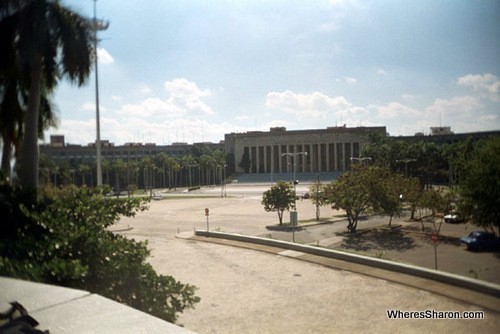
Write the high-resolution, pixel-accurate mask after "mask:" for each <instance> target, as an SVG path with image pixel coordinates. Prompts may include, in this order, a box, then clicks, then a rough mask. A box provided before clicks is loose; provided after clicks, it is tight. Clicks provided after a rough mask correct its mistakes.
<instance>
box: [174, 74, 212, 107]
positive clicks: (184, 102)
mask: <svg viewBox="0 0 500 334" xmlns="http://www.w3.org/2000/svg"><path fill="white" fill-rule="evenodd" d="M165 89H166V90H167V92H168V94H169V96H170V97H169V98H168V100H167V101H168V103H170V104H172V105H174V106H175V107H176V108H178V109H181V110H184V111H186V112H195V113H196V112H201V113H202V114H205V115H213V114H215V113H214V111H213V110H212V108H211V107H209V106H208V105H207V104H206V103H205V102H203V101H202V98H204V97H207V96H210V95H211V94H212V93H211V92H210V90H209V89H204V90H201V89H199V88H198V86H197V85H196V83H194V82H191V81H188V80H187V79H184V78H180V79H174V80H171V81H167V82H165Z"/></svg>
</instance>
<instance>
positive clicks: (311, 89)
mask: <svg viewBox="0 0 500 334" xmlns="http://www.w3.org/2000/svg"><path fill="white" fill-rule="evenodd" d="M63 3H65V4H67V5H68V6H70V7H71V8H73V9H74V10H76V11H78V12H79V13H81V14H84V15H86V16H92V15H93V5H94V2H93V1H92V0H78V1H77V0H72V1H70V0H66V1H63ZM97 16H98V17H99V18H103V19H106V20H109V22H110V26H109V29H108V30H106V31H104V32H101V33H100V35H99V36H100V38H101V42H100V45H99V53H98V54H99V81H100V82H99V93H100V110H101V138H102V139H107V140H110V141H111V142H114V143H115V144H117V145H119V144H124V143H126V142H155V143H157V144H170V143H172V142H188V143H192V142H201V141H212V142H218V141H220V140H222V139H224V134H225V133H229V132H244V131H255V130H261V131H268V130H269V128H270V127H273V126H285V127H286V128H287V129H289V130H295V129H315V128H326V127H328V126H336V125H338V126H340V125H343V124H346V125H347V126H375V125H376V126H378V125H385V126H386V127H387V130H388V132H389V133H390V134H391V135H413V134H414V133H415V132H424V133H425V134H428V133H429V128H430V127H431V126H439V125H442V126H451V128H452V131H454V132H456V133H459V132H471V131H486V130H499V129H500V79H499V78H500V44H499V43H500V24H498V22H500V2H499V1H496V0H484V1H473V0H470V1H465V0H463V1H462V0H456V1H452V0H446V1H445V0H431V1H427V0H420V1H396V0H395V1H388V0H382V1H355V0H317V1H316V0H307V1H306V0H303V1H293V0H289V1H285V0H283V1H278V0H274V1H273V0H259V1H258V0H254V1H250V0H248V1H244V0H241V1H237V0H232V1H223V0H219V1H215V0H214V1H208V0H206V1H196V0H192V1H189V0H182V1H181V0H176V1H174V0H170V1H167V0H148V1H137V0H134V1H132V0H131V1H117V0H99V1H98V2H97ZM94 80H95V79H94V73H92V76H91V77H90V78H89V81H88V83H87V85H86V86H85V87H83V88H77V87H76V86H75V85H71V84H69V83H67V82H62V83H61V84H60V86H59V88H58V90H57V92H56V94H55V96H54V101H55V103H56V107H57V110H58V114H59V118H60V123H59V127H58V128H57V129H51V130H50V131H49V132H48V134H64V135H65V136H66V142H69V143H74V144H87V143H89V142H92V141H94V140H95V96H94V87H95V86H94ZM47 137H48V136H47Z"/></svg>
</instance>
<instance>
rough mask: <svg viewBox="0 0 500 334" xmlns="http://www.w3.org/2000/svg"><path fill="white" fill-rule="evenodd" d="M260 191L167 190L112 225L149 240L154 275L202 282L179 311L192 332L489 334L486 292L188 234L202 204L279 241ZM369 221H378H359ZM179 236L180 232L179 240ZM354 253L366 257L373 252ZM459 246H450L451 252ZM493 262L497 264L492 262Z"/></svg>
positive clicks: (216, 219) (499, 319)
mask: <svg viewBox="0 0 500 334" xmlns="http://www.w3.org/2000/svg"><path fill="white" fill-rule="evenodd" d="M267 188H268V185H264V186H258V185H237V184H236V185H228V186H227V188H226V195H227V196H226V197H220V195H221V189H220V188H207V189H203V190H200V191H197V192H196V193H189V194H187V193H176V194H174V193H169V194H164V195H165V197H164V199H162V200H160V201H153V202H151V203H150V209H149V210H148V211H145V212H142V213H140V214H138V215H137V217H135V218H126V219H122V220H121V221H120V222H119V223H118V224H117V225H116V226H114V227H113V229H115V230H117V231H121V232H118V233H121V234H124V235H127V236H128V237H131V238H135V239H137V240H145V239H147V240H149V246H150V248H151V250H152V257H151V260H150V261H151V264H152V265H153V266H154V268H155V269H156V270H157V271H158V272H159V273H161V274H165V275H172V276H173V277H175V278H176V279H178V280H180V281H182V282H185V283H190V284H194V285H196V286H198V287H199V290H198V295H199V296H200V297H201V298H202V301H201V302H200V303H199V304H198V305H197V306H196V308H195V309H194V310H187V311H186V312H185V313H184V314H182V315H181V317H180V321H179V323H180V324H183V325H184V326H185V327H186V328H187V329H190V330H193V331H195V332H198V333H235V332H240V333H257V332H259V333H333V332H340V331H344V332H348V333H358V332H366V331H370V332H373V333H387V332H405V333H424V332H427V333H429V332H430V333H437V332H443V331H450V330H451V331H453V332H456V333H467V332H472V331H476V332H478V333H479V332H480V333H494V332H496V328H497V327H498V326H499V325H500V316H499V313H498V312H499V310H500V301H498V299H493V301H494V303H495V301H497V302H499V303H497V304H496V305H494V307H493V308H483V307H479V306H476V304H475V303H474V300H471V301H470V303H467V302H463V301H458V300H455V299H453V298H447V297H444V296H442V295H440V294H436V293H431V292H429V291H427V290H426V289H425V288H424V287H423V288H422V289H418V288H415V287H409V286H406V285H404V284H398V283H395V282H394V281H392V280H389V279H380V278H373V277H369V276H367V275H363V274H361V273H355V272H351V271H348V270H335V269H331V268H328V267H326V266H323V265H319V264H315V263H309V262H304V261H299V260H297V259H295V258H294V254H293V252H290V251H285V252H283V253H281V254H270V253H264V252H257V251H254V250H248V249H243V248H237V247H231V246H226V245H219V244H215V243H207V242H200V241H198V240H196V239H193V238H189V235H192V231H193V229H194V228H196V229H206V228H207V221H206V217H205V215H204V209H205V208H209V209H210V216H209V224H210V229H214V230H215V229H218V230H221V231H226V232H232V233H240V234H247V235H257V236H269V237H273V238H278V236H279V235H278V234H275V233H274V232H273V233H271V232H270V231H268V230H267V229H266V225H272V224H276V223H277V215H276V213H267V212H265V211H264V210H263V207H262V205H261V204H260V200H261V198H262V191H263V190H265V189H267ZM305 191H307V186H304V185H302V186H300V187H299V189H298V192H299V193H301V192H305ZM222 194H224V192H222ZM297 204H298V205H297V207H298V211H299V220H308V219H313V218H314V217H315V207H314V206H313V205H311V203H310V202H309V201H299V202H298V203H297ZM321 211H322V217H331V218H332V219H335V218H337V219H338V217H333V215H338V214H339V213H338V212H334V211H332V210H331V209H328V208H321ZM336 224H337V223H334V224H329V225H330V226H335V225H336ZM372 224H374V226H375V225H376V224H380V222H379V223H377V222H366V223H365V224H364V225H363V226H364V228H368V227H370V226H372ZM338 227H339V228H343V229H345V224H342V223H341V222H338ZM360 227H361V226H360ZM311 231H312V232H311ZM279 233H281V234H280V235H281V238H282V239H286V238H290V237H291V233H289V232H288V233H285V232H279ZM179 235H182V236H184V238H178V237H176V236H179ZM186 238H187V239H186ZM296 238H297V241H299V242H310V243H314V242H316V243H318V244H322V243H324V242H325V243H331V244H332V245H338V246H341V245H342V243H345V242H346V240H345V238H342V236H339V235H338V233H337V234H336V233H335V232H334V231H332V230H331V229H330V230H329V229H328V226H327V225H321V226H319V227H315V228H312V229H311V228H307V229H304V230H303V231H301V232H297V235H296ZM336 238H340V239H336ZM371 240H372V241H373V240H376V239H373V238H372V239H371ZM355 245H358V246H359V245H360V243H359V242H358V243H355ZM379 246H380V245H379ZM422 247H423V246H422ZM422 247H419V248H422ZM394 248H395V247H394ZM415 248H417V247H416V246H415ZM410 250H411V249H407V250H406V251H410ZM456 250H457V251H463V252H465V251H464V250H462V249H458V248H457V249H456ZM360 251H361V252H363V251H364V252H368V254H369V252H370V249H366V248H364V249H363V250H360ZM377 251H379V250H377ZM393 251H395V250H394V249H393ZM403 253H404V252H403ZM466 253H467V252H465V253H457V254H458V255H457V257H460V256H462V254H466ZM473 255H474V254H473ZM480 255H483V254H480ZM486 257H487V256H486ZM493 260H496V261H498V258H496V259H495V258H493ZM485 261H490V260H489V259H486V260H485ZM490 267H491V268H492V269H491V270H492V271H494V270H495V268H496V267H498V262H492V263H491V265H490ZM495 309H496V311H495ZM387 310H402V311H425V310H435V311H484V312H485V319H482V320H451V319H449V320H389V319H388V318H387V312H386V311H387Z"/></svg>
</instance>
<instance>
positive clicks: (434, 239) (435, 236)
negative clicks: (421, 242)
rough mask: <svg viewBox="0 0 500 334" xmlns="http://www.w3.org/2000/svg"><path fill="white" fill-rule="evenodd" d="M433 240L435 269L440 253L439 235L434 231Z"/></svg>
mask: <svg viewBox="0 0 500 334" xmlns="http://www.w3.org/2000/svg"><path fill="white" fill-rule="evenodd" d="M431 242H432V244H433V245H434V269H436V270H437V268H438V255H437V245H438V243H439V235H438V234H437V233H436V232H434V233H432V235H431Z"/></svg>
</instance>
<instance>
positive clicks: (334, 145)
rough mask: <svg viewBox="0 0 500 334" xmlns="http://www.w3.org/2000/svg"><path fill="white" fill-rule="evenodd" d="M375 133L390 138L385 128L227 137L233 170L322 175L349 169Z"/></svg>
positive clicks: (283, 130)
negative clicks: (363, 146) (322, 173)
mask: <svg viewBox="0 0 500 334" xmlns="http://www.w3.org/2000/svg"><path fill="white" fill-rule="evenodd" d="M371 134H380V135H383V136H386V128H385V126H381V127H355V128H348V127H328V128H326V129H316V130H293V131H287V130H286V128H284V127H277V128H271V129H270V131H269V132H264V131H251V132H245V133H230V134H226V135H225V137H224V144H225V151H226V156H227V157H231V159H228V162H229V163H230V164H231V166H229V168H230V170H231V171H235V172H237V173H290V172H292V171H293V172H297V173H318V172H342V171H345V170H348V169H349V166H350V163H351V158H358V157H359V155H360V150H361V146H362V145H363V144H364V143H366V142H368V141H369V137H370V135H371Z"/></svg>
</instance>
